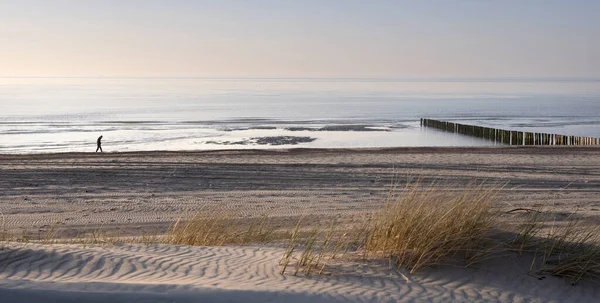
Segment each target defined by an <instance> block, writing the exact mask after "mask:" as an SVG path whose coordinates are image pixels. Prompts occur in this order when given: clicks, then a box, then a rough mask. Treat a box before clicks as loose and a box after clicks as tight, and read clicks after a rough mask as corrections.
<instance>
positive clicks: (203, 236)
mask: <svg viewBox="0 0 600 303" xmlns="http://www.w3.org/2000/svg"><path fill="white" fill-rule="evenodd" d="M236 221H238V220H236V219H235V217H234V216H233V215H231V214H223V213H216V214H214V213H213V214H211V215H210V216H207V215H206V214H203V213H201V212H198V213H196V214H195V215H194V216H193V217H192V218H190V219H187V220H183V219H179V220H177V221H176V222H175V223H174V224H173V225H172V226H171V227H170V228H169V230H168V231H167V233H166V234H165V235H164V236H163V237H162V239H159V241H160V242H164V243H168V244H180V245H195V246H220V245H225V244H247V243H265V242H268V241H269V240H270V239H271V238H272V236H273V234H274V228H273V226H272V225H271V221H270V219H269V216H266V215H265V216H262V217H260V218H250V219H248V220H247V221H250V222H246V223H245V224H240V223H239V222H236Z"/></svg>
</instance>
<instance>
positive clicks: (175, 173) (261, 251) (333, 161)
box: [0, 147, 600, 302]
mask: <svg viewBox="0 0 600 303" xmlns="http://www.w3.org/2000/svg"><path fill="white" fill-rule="evenodd" d="M393 178H395V179H396V180H397V181H399V182H401V183H403V182H406V181H408V180H410V179H413V178H422V179H423V180H424V181H425V182H430V181H433V180H437V181H438V182H441V183H451V184H454V185H455V186H456V187H457V188H459V187H461V186H463V185H464V184H466V183H469V182H471V181H472V180H474V179H478V180H486V182H488V183H499V184H506V190H505V191H504V193H503V195H502V197H501V201H499V204H498V208H501V209H505V210H509V209H512V208H516V207H544V208H545V209H546V210H550V211H553V212H556V213H559V214H560V213H564V214H566V213H569V212H571V211H574V210H579V213H580V214H581V215H582V216H584V217H585V218H586V219H587V220H588V222H589V224H598V222H599V220H600V216H599V214H600V195H599V192H600V149H598V148H592V147H545V148H536V147H518V148H515V147H489V148H395V149H355V150H341V149H334V150H324V149H319V150H308V149H292V150H273V151H264V150H246V151H211V152H139V153H118V154H117V153H115V154H112V153H105V154H83V153H68V154H39V155H0V190H1V200H0V212H2V214H3V219H0V220H3V221H4V222H5V223H4V224H5V226H6V229H8V230H9V231H10V233H12V234H18V235H27V236H28V237H30V238H32V239H34V240H35V239H36V238H39V237H42V235H43V234H44V233H45V232H46V230H48V229H50V228H54V227H58V230H59V236H61V237H72V236H75V235H77V234H80V233H85V232H87V231H90V230H95V229H103V230H108V231H109V232H111V233H113V234H118V235H123V236H129V235H137V234H140V233H147V232H155V231H159V232H160V231H164V230H165V229H166V228H167V227H168V225H169V224H171V223H172V222H173V221H174V220H176V219H177V218H179V217H181V216H186V215H189V214H191V213H193V212H195V211H197V210H199V209H204V210H206V209H210V211H215V210H219V211H220V210H227V211H230V212H231V213H233V214H235V215H238V216H240V217H256V216H261V215H263V214H265V213H268V214H270V215H271V216H274V217H277V218H281V219H282V221H293V220H288V219H290V218H291V217H296V216H299V215H301V214H307V215H309V216H311V217H313V218H319V217H327V216H331V215H341V216H347V217H352V216H361V215H364V213H365V212H369V211H371V210H373V209H375V208H377V207H378V206H380V205H381V203H382V202H383V198H384V197H385V195H386V193H387V191H388V189H389V187H390V184H391V182H392V179H393ZM281 253H282V249H281V248H279V247H276V246H269V247H257V246H254V247H235V246H228V247H183V246H169V245H151V246H145V245H128V244H123V245H115V246H108V247H107V246H104V247H95V246H87V247H84V246H78V245H41V244H27V245H25V246H23V245H22V244H19V243H8V244H6V249H4V250H3V251H1V252H0V302H22V301H23V302H42V301H43V302H83V301H86V302H87V301H96V302H107V301H112V302H132V301H136V300H137V302H163V301H167V302H169V301H171V302H180V301H184V302H202V301H204V302H247V301H256V302H265V301H270V302H280V301H286V302H290V301H291V302H294V301H298V302H301V301H302V302H303V301H309V300H310V301H381V302H397V301H406V302H410V301H415V302H419V301H440V302H471V301H481V302H494V301H499V302H520V301H533V302H551V301H554V302H565V301H578V302H586V301H589V302H593V301H594V300H593V298H594V296H595V295H597V293H598V290H600V288H598V287H597V286H596V285H593V284H589V283H581V284H578V285H577V286H575V287H572V286H568V285H566V284H565V282H564V281H563V280H560V279H555V278H552V277H549V278H547V279H545V280H543V281H540V280H538V279H537V278H535V277H531V276H528V275H527V274H526V272H527V270H526V268H527V267H528V266H529V263H527V262H526V261H523V260H514V262H510V264H514V266H512V265H511V266H510V267H507V266H506V263H503V262H501V263H498V262H496V263H490V264H482V265H480V266H478V267H477V268H470V269H457V268H441V269H440V268H437V269H427V270H425V271H423V272H422V273H419V274H417V275H409V276H408V277H407V278H408V279H406V278H404V277H402V275H401V274H399V273H398V272H396V271H394V270H392V269H390V268H389V266H388V265H387V264H377V263H376V262H375V263H369V264H362V263H360V262H357V263H353V262H348V263H346V264H340V265H339V270H336V271H335V272H334V273H333V274H332V275H331V276H311V277H308V278H307V277H300V276H299V277H293V276H289V275H285V276H283V275H280V274H279V273H278V271H279V266H278V265H277V261H278V259H279V257H280V256H281ZM504 261H507V260H504ZM523 262H525V263H523ZM521 263H523V264H521ZM519 264H520V265H519Z"/></svg>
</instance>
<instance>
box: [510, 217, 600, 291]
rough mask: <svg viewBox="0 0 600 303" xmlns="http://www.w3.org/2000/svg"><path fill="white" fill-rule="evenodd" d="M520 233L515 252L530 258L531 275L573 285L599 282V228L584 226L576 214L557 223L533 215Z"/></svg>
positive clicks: (521, 228)
mask: <svg viewBox="0 0 600 303" xmlns="http://www.w3.org/2000/svg"><path fill="white" fill-rule="evenodd" d="M544 218H546V219H544ZM548 218H549V220H550V223H549V224H548V223H546V221H548ZM519 230H520V233H517V235H518V236H517V239H518V241H517V244H518V245H517V247H516V250H517V251H518V253H519V254H523V252H525V253H529V254H531V255H533V258H532V263H531V266H530V272H531V273H534V274H536V275H544V274H549V275H553V276H558V277H563V278H565V279H566V280H567V281H569V282H570V283H571V284H573V285H574V284H576V283H578V282H579V281H580V280H582V279H587V280H592V281H596V282H600V246H598V244H600V226H599V225H597V224H596V225H592V226H590V225H589V224H585V222H584V220H583V219H582V218H579V217H577V215H576V213H571V214H569V215H567V216H566V217H564V218H562V219H561V220H559V219H558V218H557V216H556V215H555V214H552V213H546V212H541V211H536V212H535V213H531V214H529V216H528V218H527V219H525V220H524V222H523V223H522V225H521V226H520V228H519Z"/></svg>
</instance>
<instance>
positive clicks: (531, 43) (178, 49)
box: [0, 0, 600, 78]
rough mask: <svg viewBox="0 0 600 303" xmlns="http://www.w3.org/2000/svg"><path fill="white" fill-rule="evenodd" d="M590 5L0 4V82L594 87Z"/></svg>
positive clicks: (594, 16) (132, 0) (524, 1)
mask: <svg viewBox="0 0 600 303" xmlns="http://www.w3.org/2000/svg"><path fill="white" fill-rule="evenodd" d="M599 13H600V1H597V0H588V1H584V0H563V1H556V0H514V1H513V0H498V1H492V0H454V1H451V0H444V1H442V0H440V1H430V0H419V1H417V0H415V1H402V0H397V1H385V0H381V1H367V0H365V1H355V0H295V1H291V0H214V1H203V0H197V1H194V0H188V1H186V0H168V1H167V0H163V1H155V0H71V1H67V0H0V77H138V76H139V77H233V78H236V77H240V78H243V77H258V78H260V77H323V78H328V77H345V78H390V77H391V78H404V77H406V78H409V77H600V18H598V14H599Z"/></svg>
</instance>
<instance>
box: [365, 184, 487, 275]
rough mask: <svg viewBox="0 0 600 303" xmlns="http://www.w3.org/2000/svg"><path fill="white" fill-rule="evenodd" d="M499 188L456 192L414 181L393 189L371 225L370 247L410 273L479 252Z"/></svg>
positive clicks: (479, 187) (367, 240)
mask: <svg viewBox="0 0 600 303" xmlns="http://www.w3.org/2000/svg"><path fill="white" fill-rule="evenodd" d="M497 193H498V189H497V188H495V187H493V188H491V189H489V188H485V187H484V186H483V185H477V184H470V185H468V186H467V187H466V188H465V189H463V190H460V191H456V190H454V189H453V188H451V187H448V186H445V187H444V186H436V185H435V184H433V185H430V186H426V187H424V186H422V185H421V184H419V183H415V184H409V185H408V186H406V187H405V188H404V189H403V190H402V191H401V192H400V193H397V192H396V191H391V192H390V194H389V196H388V199H387V201H386V204H385V205H384V207H383V208H382V209H381V210H380V211H379V212H378V213H377V214H376V215H375V217H374V219H373V223H372V225H371V226H370V228H369V229H368V232H367V234H366V238H365V252H366V253H367V254H369V255H373V256H377V257H384V258H391V259H393V260H394V262H395V264H396V266H398V267H406V268H407V269H409V270H410V272H411V273H412V272H414V271H416V270H418V269H419V268H421V267H424V266H432V265H437V264H440V263H441V262H443V261H447V260H450V259H452V258H453V257H455V256H456V255H457V254H459V253H460V254H465V255H466V256H468V255H470V254H471V255H474V254H475V253H476V252H478V251H479V250H480V249H481V247H482V244H483V243H484V242H486V240H487V238H488V236H489V235H490V231H491V230H492V229H493V228H494V227H495V226H496V222H497V221H496V218H497V214H496V212H494V211H492V205H493V203H494V198H495V197H496V195H497Z"/></svg>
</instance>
